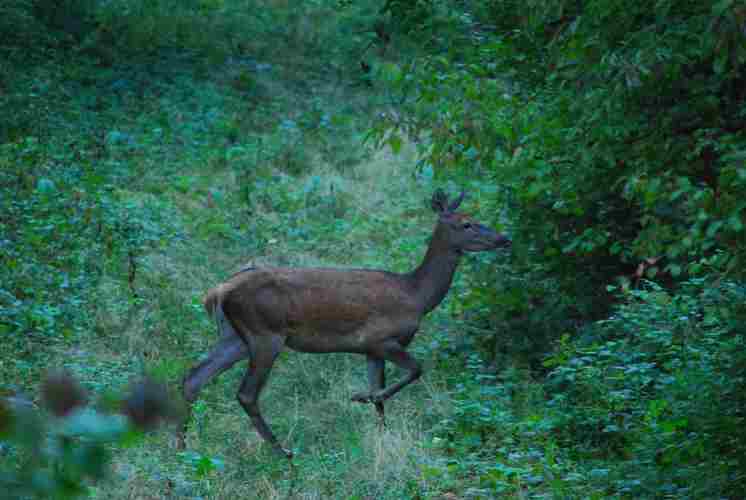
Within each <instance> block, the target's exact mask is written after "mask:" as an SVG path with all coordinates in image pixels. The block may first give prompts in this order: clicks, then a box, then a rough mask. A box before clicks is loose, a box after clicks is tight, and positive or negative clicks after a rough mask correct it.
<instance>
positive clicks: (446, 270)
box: [411, 225, 461, 314]
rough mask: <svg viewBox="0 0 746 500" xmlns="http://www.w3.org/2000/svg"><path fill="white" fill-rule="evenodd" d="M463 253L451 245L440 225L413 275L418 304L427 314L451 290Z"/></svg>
mask: <svg viewBox="0 0 746 500" xmlns="http://www.w3.org/2000/svg"><path fill="white" fill-rule="evenodd" d="M460 258H461V252H459V251H457V250H454V249H452V248H451V246H450V245H449V242H448V239H447V237H446V234H445V230H444V229H442V228H441V227H440V225H438V226H437V227H436V228H435V231H434V232H433V237H432V240H431V241H430V245H429V246H428V248H427V253H426V254H425V258H424V259H423V261H422V263H421V264H420V265H419V267H417V269H415V270H414V271H413V272H412V273H411V277H412V280H413V281H414V288H415V290H416V295H417V299H418V302H419V303H420V305H421V306H422V308H423V310H424V312H425V314H427V313H429V312H430V311H432V310H433V309H435V308H436V307H438V304H440V303H441V302H442V301H443V299H444V298H445V296H446V294H447V293H448V289H449V288H451V282H452V281H453V275H454V273H455V272H456V267H458V263H459V260H460Z"/></svg>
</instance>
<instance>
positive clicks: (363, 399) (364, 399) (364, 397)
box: [352, 392, 373, 403]
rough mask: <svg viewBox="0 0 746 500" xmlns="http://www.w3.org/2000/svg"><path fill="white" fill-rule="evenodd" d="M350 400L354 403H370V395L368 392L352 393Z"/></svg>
mask: <svg viewBox="0 0 746 500" xmlns="http://www.w3.org/2000/svg"><path fill="white" fill-rule="evenodd" d="M352 401H354V402H356V403H371V402H373V400H372V395H371V394H370V393H369V392H359V393H357V394H353V395H352Z"/></svg>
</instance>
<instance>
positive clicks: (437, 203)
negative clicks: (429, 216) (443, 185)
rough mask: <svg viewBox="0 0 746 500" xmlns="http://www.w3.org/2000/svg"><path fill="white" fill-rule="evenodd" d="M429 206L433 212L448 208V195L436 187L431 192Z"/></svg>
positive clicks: (443, 210)
mask: <svg viewBox="0 0 746 500" xmlns="http://www.w3.org/2000/svg"><path fill="white" fill-rule="evenodd" d="M430 206H431V207H432V208H433V212H435V213H441V212H445V211H446V210H448V196H446V194H445V193H444V192H443V190H442V189H440V188H438V189H436V190H435V192H434V193H433V198H432V199H431V200H430Z"/></svg>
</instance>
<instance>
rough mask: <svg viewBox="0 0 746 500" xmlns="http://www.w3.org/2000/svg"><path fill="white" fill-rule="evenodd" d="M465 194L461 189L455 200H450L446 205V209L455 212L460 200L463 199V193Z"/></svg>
mask: <svg viewBox="0 0 746 500" xmlns="http://www.w3.org/2000/svg"><path fill="white" fill-rule="evenodd" d="M465 194H466V193H465V192H464V191H461V194H460V195H459V197H458V198H456V199H455V200H453V202H451V204H450V205H448V211H449V212H455V211H456V209H457V208H458V207H459V205H461V202H462V201H464V195H465Z"/></svg>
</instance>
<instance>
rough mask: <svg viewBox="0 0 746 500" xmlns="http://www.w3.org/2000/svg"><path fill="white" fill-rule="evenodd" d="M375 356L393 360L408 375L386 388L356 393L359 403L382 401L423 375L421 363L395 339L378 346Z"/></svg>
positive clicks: (355, 397)
mask: <svg viewBox="0 0 746 500" xmlns="http://www.w3.org/2000/svg"><path fill="white" fill-rule="evenodd" d="M373 356H376V357H378V358H382V359H383V360H385V361H391V362H392V363H394V364H395V365H396V366H398V367H399V368H402V369H403V370H406V371H407V372H408V373H407V375H406V376H405V377H404V378H403V379H401V380H400V381H398V382H397V383H395V384H392V385H390V386H388V387H386V388H385V389H381V390H377V391H371V392H370V393H368V394H365V393H362V394H355V395H354V396H353V397H352V400H353V401H356V402H359V403H382V402H383V401H386V400H387V399H388V398H390V397H391V396H393V395H394V394H396V393H397V392H399V391H401V390H402V389H403V388H404V387H406V386H408V385H409V384H411V383H412V382H414V381H415V380H417V379H418V378H420V376H421V375H422V368H421V367H420V364H419V363H418V362H417V360H416V359H414V358H413V357H412V356H410V355H409V354H408V353H407V351H405V350H404V347H402V345H401V344H399V343H398V342H396V341H394V340H390V341H387V342H385V343H384V344H381V345H380V346H378V347H377V348H376V349H375V351H374V353H373Z"/></svg>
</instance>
